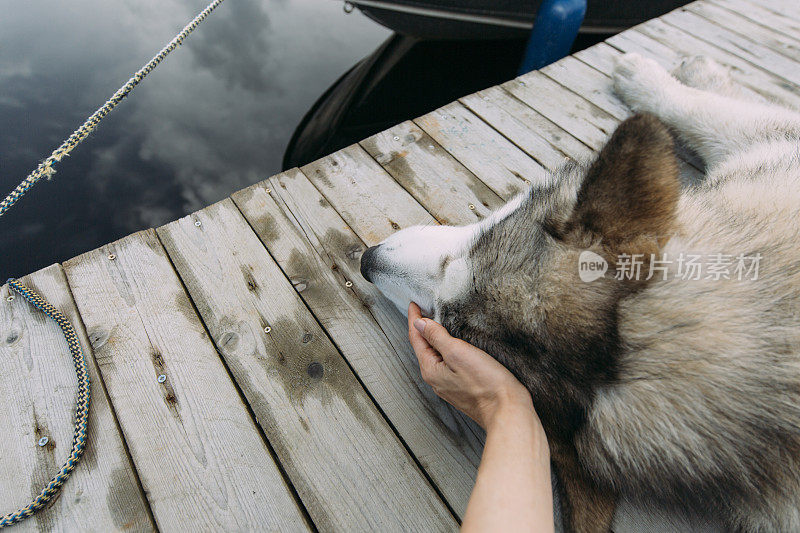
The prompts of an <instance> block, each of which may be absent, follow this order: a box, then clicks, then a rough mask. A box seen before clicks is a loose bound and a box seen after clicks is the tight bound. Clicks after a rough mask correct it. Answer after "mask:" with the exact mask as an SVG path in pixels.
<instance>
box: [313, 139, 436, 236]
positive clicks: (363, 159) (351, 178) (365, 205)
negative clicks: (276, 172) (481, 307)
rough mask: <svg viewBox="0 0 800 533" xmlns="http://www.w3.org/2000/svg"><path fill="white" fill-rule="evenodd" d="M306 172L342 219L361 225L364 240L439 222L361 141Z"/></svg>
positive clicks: (315, 164) (319, 161)
mask: <svg viewBox="0 0 800 533" xmlns="http://www.w3.org/2000/svg"><path fill="white" fill-rule="evenodd" d="M303 172H305V173H306V175H307V176H308V177H309V178H310V179H311V180H312V181H313V182H314V185H316V186H317V188H318V189H319V190H320V191H322V192H323V194H324V195H325V196H326V197H327V198H328V199H329V200H330V201H331V203H333V204H334V205H335V206H336V209H337V211H338V212H339V214H340V215H342V218H344V219H345V220H346V221H347V222H348V223H350V224H353V226H354V227H358V228H359V230H358V231H359V234H358V235H359V237H361V239H362V240H364V242H367V243H370V244H377V243H378V242H380V241H381V240H383V237H381V238H378V237H377V236H379V235H384V236H386V235H390V234H391V233H393V232H395V231H397V230H398V229H400V228H401V227H404V228H405V227H408V226H414V225H417V224H434V223H435V222H436V221H435V220H434V219H433V217H431V216H430V215H429V214H428V212H427V211H425V208H423V207H422V206H421V205H419V203H418V202H417V201H416V200H414V198H413V197H412V196H411V195H410V194H408V193H407V192H406V191H405V190H404V189H403V188H402V187H401V186H400V185H399V184H398V183H397V182H396V181H394V179H393V178H392V177H391V176H390V175H389V174H387V173H386V171H385V170H383V168H381V166H380V165H379V164H377V163H376V162H375V160H374V159H372V157H370V155H369V154H368V153H367V152H365V151H364V149H363V148H361V146H359V145H357V144H354V145H352V146H349V147H347V148H345V149H343V150H339V151H338V152H335V153H333V154H331V155H329V156H327V157H323V158H322V159H318V160H317V161H314V162H313V163H309V164H308V165H306V166H305V167H303ZM376 191H380V194H376Z"/></svg>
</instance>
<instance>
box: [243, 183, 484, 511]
mask: <svg viewBox="0 0 800 533" xmlns="http://www.w3.org/2000/svg"><path fill="white" fill-rule="evenodd" d="M268 190H269V191H270V192H267V191H268ZM233 199H234V201H235V202H236V204H237V205H238V206H239V209H240V210H241V211H242V214H243V215H244V216H245V218H247V220H248V222H249V223H250V225H251V226H252V227H253V229H254V230H255V231H256V233H257V234H258V235H259V237H260V238H261V240H262V242H263V243H264V244H265V245H266V246H267V247H268V248H269V251H270V254H271V255H272V258H273V259H274V260H275V261H276V262H277V263H278V264H279V265H280V267H281V269H282V270H283V273H284V275H285V276H286V277H288V278H289V280H291V281H292V283H293V284H294V286H295V289H296V290H297V293H298V294H299V295H300V297H301V298H302V299H303V301H304V302H305V303H306V305H308V307H309V308H310V309H311V311H312V312H313V313H314V315H315V316H316V318H317V319H318V320H319V321H320V323H321V324H322V326H323V327H324V328H325V330H326V331H327V333H328V335H330V337H331V339H332V340H333V342H334V343H335V344H336V346H337V347H338V348H339V350H340V351H341V353H342V354H343V355H344V356H345V358H346V359H347V360H348V362H349V363H350V366H351V367H352V368H353V369H354V370H355V371H356V373H357V374H358V376H359V378H360V380H361V382H362V383H363V384H364V386H365V387H366V388H367V390H368V391H369V392H370V394H371V396H372V397H373V398H374V399H375V401H376V402H377V403H378V405H380V407H381V410H382V411H383V413H384V414H385V415H386V417H387V418H388V419H389V421H390V422H391V423H392V426H393V427H394V428H395V429H396V430H397V432H398V434H399V435H400V437H401V438H402V439H403V441H404V442H405V443H406V445H407V446H408V448H409V449H410V450H411V452H412V453H413V454H414V456H415V457H417V459H418V460H419V462H420V464H421V465H422V466H423V467H424V468H425V470H426V471H427V473H428V475H429V476H430V477H431V480H432V481H433V482H434V483H435V484H436V486H437V488H438V489H439V491H440V492H441V493H442V495H443V496H444V497H445V498H446V499H447V501H448V503H449V504H450V506H451V507H452V508H453V509H454V510H455V512H456V513H457V514H458V515H459V516H463V513H464V510H465V509H466V504H467V500H468V498H469V494H470V492H471V489H472V483H473V482H474V479H475V474H476V470H477V465H478V463H479V461H480V454H481V448H482V443H483V440H482V431H480V430H479V429H478V428H477V427H476V426H475V425H474V424H473V423H472V422H471V421H470V420H469V419H467V418H466V417H464V416H463V415H462V414H460V413H458V412H457V411H455V410H454V409H453V408H452V407H450V406H449V405H448V404H447V403H445V402H443V401H442V400H441V399H439V398H438V397H437V396H436V395H435V394H434V393H433V391H432V390H431V388H430V387H429V386H428V385H426V384H425V383H424V382H422V379H421V377H420V373H419V366H418V364H417V360H416V357H415V356H414V353H413V351H412V350H411V347H410V345H409V343H408V340H407V333H406V330H405V319H404V317H403V316H401V315H400V314H399V313H398V312H397V310H396V309H394V307H393V306H392V305H391V304H390V303H389V302H387V301H386V300H385V298H383V296H381V294H380V293H379V292H378V291H377V290H376V289H375V286H374V285H372V284H370V283H367V282H366V281H365V280H364V279H363V278H362V277H361V275H360V273H359V258H360V255H361V252H362V251H363V250H364V245H363V244H362V243H361V242H360V241H359V239H358V238H357V237H356V236H355V234H354V233H353V232H352V230H351V229H350V228H349V227H348V226H347V225H346V224H345V223H344V221H342V220H341V219H340V218H339V217H338V214H337V213H336V212H335V211H334V210H333V207H331V206H330V204H327V202H326V201H325V199H324V197H323V196H322V195H321V194H320V193H319V191H317V190H316V189H315V188H314V186H313V185H312V184H311V183H310V182H309V181H308V179H307V178H306V177H305V176H304V175H303V174H302V173H300V172H299V171H298V170H291V171H288V172H285V173H283V174H281V175H279V176H276V177H274V178H272V179H270V180H269V181H266V182H263V183H260V184H257V185H253V186H252V187H249V188H247V189H245V190H243V191H239V192H238V193H236V194H235V195H234V196H233ZM301 202H302V204H301V205H299V204H300V203H301ZM325 204H327V205H325ZM307 215H310V217H311V219H312V221H309V220H308V219H307V218H306V216H307ZM312 242H313V244H312ZM323 243H324V244H323ZM348 281H350V283H352V285H351V286H350V287H347V285H346V283H347V282H348ZM381 308H383V309H381ZM376 317H378V318H376ZM387 317H388V318H387ZM378 319H380V320H381V323H379V322H378ZM382 325H383V326H386V327H382Z"/></svg>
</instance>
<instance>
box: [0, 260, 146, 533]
mask: <svg viewBox="0 0 800 533" xmlns="http://www.w3.org/2000/svg"><path fill="white" fill-rule="evenodd" d="M21 281H22V282H23V283H24V284H25V285H26V286H28V287H30V288H31V289H34V290H35V291H37V292H38V293H39V294H41V295H42V296H43V297H44V298H45V299H46V300H47V301H48V302H50V304H52V305H53V306H54V307H55V308H56V309H58V310H59V311H61V312H62V313H64V315H65V316H66V317H67V318H68V319H69V321H70V323H71V324H72V326H73V327H74V328H75V332H76V333H77V335H78V338H79V339H80V342H81V347H82V348H83V352H84V355H85V358H86V366H87V367H88V370H89V379H90V381H91V393H92V400H91V405H90V410H89V433H88V442H87V447H86V450H85V452H84V455H83V458H82V460H81V462H80V463H79V465H78V467H77V468H76V469H75V471H74V472H73V473H72V476H70V478H69V480H68V481H67V483H66V484H65V485H64V487H63V489H62V491H61V493H60V494H59V495H58V496H57V498H56V499H55V500H54V502H53V503H52V504H51V505H50V506H48V507H46V508H45V509H43V510H42V511H40V512H39V513H38V514H36V515H34V516H33V517H32V518H29V519H28V520H26V521H24V522H22V523H21V524H19V525H17V526H15V531H78V530H80V531H98V532H100V531H115V530H123V529H124V530H127V531H152V530H154V528H155V526H154V524H153V521H152V518H151V516H150V511H149V509H148V507H147V503H146V502H145V499H144V494H143V493H142V491H141V488H140V487H139V481H138V480H137V478H136V473H135V472H134V470H133V466H132V465H131V462H130V459H129V458H128V455H127V452H126V451H125V447H124V444H123V441H122V436H121V435H120V433H119V430H118V429H117V425H116V421H115V419H114V412H113V411H112V410H111V407H110V405H109V402H108V398H107V396H106V392H105V389H104V387H103V383H102V381H101V380H100V377H99V374H98V371H97V366H96V364H95V361H94V356H93V355H92V350H91V347H90V345H89V341H88V339H87V338H86V333H85V331H84V329H83V324H82V322H81V320H80V317H79V316H78V312H77V310H76V309H75V304H74V302H73V301H72V296H71V295H70V292H69V288H68V286H67V281H66V278H65V277H64V273H63V271H62V270H61V267H60V266H59V265H52V266H50V267H47V268H45V269H43V270H40V271H38V272H36V273H34V274H31V275H29V276H26V277H24V278H23V279H22V280H21ZM9 294H15V293H10V292H9V289H8V286H7V285H4V286H3V287H2V289H0V297H1V298H2V299H0V339H2V341H0V360H2V362H3V364H2V365H0V400H1V401H2V402H3V405H4V406H5V408H4V409H2V410H0V427H3V428H5V436H4V441H3V452H2V458H0V479H2V480H3V483H2V484H0V509H1V510H2V512H3V513H6V512H8V511H12V510H16V509H18V508H19V507H22V506H23V505H27V504H28V503H29V502H30V501H31V500H32V499H33V498H34V497H35V496H37V495H38V494H39V491H41V489H42V488H44V486H45V485H46V484H47V483H48V482H49V481H50V478H52V477H53V475H55V473H56V472H57V471H58V469H59V468H61V465H62V464H63V463H64V461H65V460H66V458H67V457H68V455H69V453H70V450H71V448H72V436H73V432H74V425H73V424H74V413H75V395H76V390H77V386H78V382H77V377H76V375H75V370H74V367H73V365H72V357H71V356H70V352H69V348H68V346H67V343H66V341H65V340H64V336H63V333H62V332H61V329H60V328H59V327H58V326H57V325H56V324H55V323H54V322H53V321H52V320H50V319H49V318H47V317H46V316H45V315H44V314H43V313H42V312H40V311H38V310H35V309H34V308H33V307H32V306H31V305H30V304H28V302H26V301H25V300H24V299H23V298H21V297H19V295H16V294H15V298H14V299H13V300H12V301H8V300H7V297H8V296H9ZM42 437H47V438H48V441H47V444H46V445H45V446H38V445H37V442H38V441H39V439H40V438H42Z"/></svg>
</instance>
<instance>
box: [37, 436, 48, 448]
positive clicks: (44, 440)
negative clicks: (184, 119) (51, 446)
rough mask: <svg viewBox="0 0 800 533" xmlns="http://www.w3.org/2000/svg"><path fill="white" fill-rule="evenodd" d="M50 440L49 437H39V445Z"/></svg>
mask: <svg viewBox="0 0 800 533" xmlns="http://www.w3.org/2000/svg"><path fill="white" fill-rule="evenodd" d="M48 442H50V439H48V438H47V437H42V438H41V439H39V442H38V444H39V446H44V445H45V444H47V443H48Z"/></svg>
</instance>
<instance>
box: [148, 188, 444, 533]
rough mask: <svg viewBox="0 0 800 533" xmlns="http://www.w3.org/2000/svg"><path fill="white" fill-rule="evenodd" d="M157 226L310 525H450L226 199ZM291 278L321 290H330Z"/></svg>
mask: <svg viewBox="0 0 800 533" xmlns="http://www.w3.org/2000/svg"><path fill="white" fill-rule="evenodd" d="M198 222H199V223H200V225H199V226H198V225H197V223H198ZM159 235H160V236H161V239H162V242H163V243H164V246H165V247H166V249H167V252H168V253H169V256H170V258H171V259H172V261H173V263H174V265H175V267H176V269H177V270H178V273H179V274H180V276H181V278H182V279H183V281H184V283H185V285H186V288H187V290H188V291H189V293H190V294H191V296H192V300H193V301H194V302H195V304H196V306H197V308H198V310H199V312H200V314H201V315H202V318H203V321H204V323H205V324H206V326H207V327H208V330H209V332H210V334H211V336H212V338H213V339H214V341H215V343H216V345H217V347H218V349H219V350H220V352H221V354H222V355H223V357H224V358H225V360H226V362H227V363H228V367H229V368H230V370H231V373H232V374H233V376H234V378H235V379H236V381H237V383H238V384H239V386H240V388H241V389H242V392H243V393H244V395H245V397H246V398H247V400H248V402H249V403H250V405H251V407H252V409H253V412H254V413H255V415H256V418H257V419H258V421H259V423H260V424H261V426H262V427H263V429H264V431H265V433H266V435H267V437H268V439H269V441H270V442H271V443H272V446H273V448H274V449H275V452H276V454H277V455H278V457H279V459H280V461H281V463H282V464H283V466H284V468H285V470H286V472H287V474H288V476H289V478H290V479H291V481H292V484H293V485H294V487H295V488H296V489H297V492H298V494H299V495H300V497H301V499H302V500H303V502H304V504H305V506H306V509H307V510H308V512H309V515H310V516H311V518H312V520H313V521H314V523H315V524H316V525H317V527H319V528H320V529H321V530H323V531H352V530H362V531H364V530H373V531H374V530H377V531H386V530H397V529H400V528H403V527H408V528H410V529H414V530H418V529H422V528H425V529H430V530H433V531H448V530H453V529H455V528H456V527H457V523H456V521H455V520H454V519H453V517H452V515H451V514H450V512H449V511H448V509H447V507H446V506H445V505H444V503H443V502H442V501H441V499H440V498H439V497H438V495H437V494H436V492H435V491H434V490H433V488H432V487H431V486H430V484H429V483H428V481H427V480H426V479H425V477H424V475H423V474H422V473H421V472H420V471H419V469H418V468H417V466H416V465H415V464H414V461H413V459H412V458H411V457H410V456H409V455H408V452H407V451H406V450H405V448H404V447H403V445H402V444H401V442H400V441H399V440H398V438H397V436H396V435H395V434H394V432H393V431H392V429H391V427H390V426H389V425H388V424H387V423H386V421H385V420H384V418H383V417H382V416H381V413H380V412H379V411H378V409H377V408H376V407H375V405H374V404H373V402H372V400H371V399H370V398H369V396H367V394H366V393H365V392H364V390H363V388H362V386H361V384H359V382H358V380H357V379H356V377H355V376H354V375H353V373H352V371H351V369H350V368H349V367H348V366H347V363H346V362H345V361H344V359H343V358H342V356H341V355H340V354H339V352H338V351H337V350H336V348H335V347H334V346H333V344H332V343H331V341H330V340H329V339H328V337H327V336H326V334H325V331H324V330H323V329H322V328H321V327H320V325H319V324H318V323H317V321H316V320H315V318H314V316H313V315H312V314H311V313H310V312H309V311H308V309H307V308H306V307H305V305H304V303H303V301H302V300H301V299H300V297H299V296H298V294H297V292H295V288H294V287H293V286H292V283H290V281H289V280H288V279H286V277H285V276H284V274H283V272H282V271H281V269H280V268H279V267H278V265H276V264H275V262H274V261H273V259H272V258H271V257H270V254H269V253H268V251H267V250H266V249H265V248H264V246H263V244H262V243H261V241H260V240H259V239H258V237H257V236H256V235H255V234H254V233H253V231H252V230H251V229H250V227H249V226H248V224H247V221H246V220H245V219H244V217H243V216H242V214H241V213H240V212H239V210H238V209H237V208H236V206H235V205H234V203H233V202H232V201H231V200H224V201H222V202H219V203H217V204H214V205H212V206H210V207H207V208H205V209H203V210H202V211H199V212H197V213H195V214H193V215H190V216H186V217H184V218H181V219H179V220H177V221H175V222H173V223H171V224H168V225H167V226H164V227H162V228H160V229H159ZM293 260H294V261H297V262H299V261H303V258H302V257H294V258H293ZM328 281H330V282H333V283H339V284H340V285H341V286H342V287H344V286H345V285H344V283H345V281H344V280H343V279H332V280H331V279H329V280H328ZM295 282H296V283H297V284H298V285H297V287H298V289H301V288H302V290H303V291H304V292H306V293H307V294H312V293H314V292H320V294H319V295H318V296H320V297H321V296H324V295H325V293H327V292H328V291H330V290H331V288H330V287H325V286H314V285H310V284H309V282H308V281H305V282H304V283H305V284H304V286H302V287H301V286H300V283H302V282H300V281H299V280H297V279H295ZM329 303H330V302H329ZM365 378H367V379H368V378H369V376H368V375H365ZM332 465H335V466H334V468H333V469H331V466H332Z"/></svg>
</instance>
